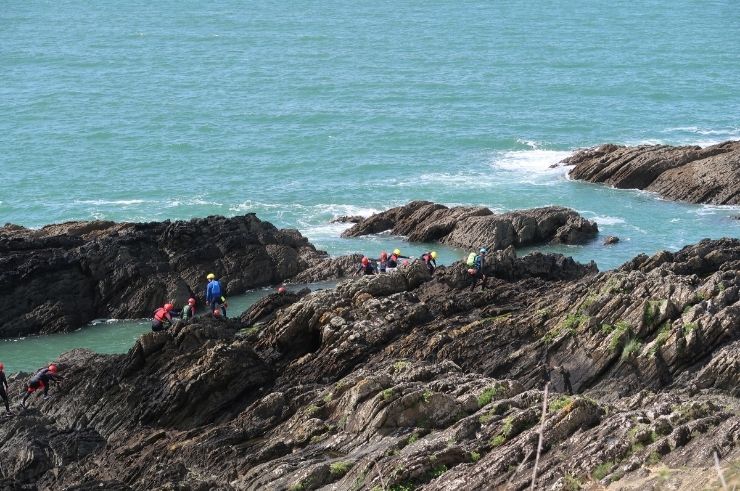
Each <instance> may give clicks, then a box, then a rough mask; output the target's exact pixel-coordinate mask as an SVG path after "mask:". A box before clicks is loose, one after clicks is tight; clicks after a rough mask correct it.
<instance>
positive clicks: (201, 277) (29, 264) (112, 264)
mask: <svg viewBox="0 0 740 491" xmlns="http://www.w3.org/2000/svg"><path fill="white" fill-rule="evenodd" d="M327 260H328V257H327V255H326V253H323V252H321V251H317V250H316V249H315V248H314V246H313V245H311V244H310V243H309V242H308V240H307V239H306V238H305V237H303V236H302V235H301V234H300V233H299V232H298V231H297V230H278V229H277V228H275V227H274V226H273V225H272V224H270V223H267V222H263V221H261V220H259V219H258V218H257V217H255V216H254V215H252V214H250V215H244V216H237V217H234V218H224V217H218V216H211V217H208V218H202V219H193V220H190V221H175V222H169V221H165V222H152V223H114V222H102V221H96V222H69V223H64V224H60V225H50V226H47V227H44V228H42V229H39V230H31V229H26V228H23V227H18V226H13V225H6V226H5V227H3V228H0V337H12V336H19V335H28V334H35V333H49V332H58V331H66V330H70V329H76V328H78V327H80V326H82V325H84V324H86V323H87V322H89V321H90V320H93V319H95V318H99V317H115V318H137V317H139V318H140V317H148V316H150V315H151V313H152V311H153V310H154V309H156V308H157V307H159V306H161V305H162V304H163V303H164V302H165V301H166V300H175V302H176V303H177V304H178V305H184V303H185V302H186V301H187V299H188V297H189V296H190V295H195V296H196V297H198V299H199V300H201V301H204V300H205V299H204V290H205V274H206V273H208V272H211V271H212V272H215V273H217V274H218V275H219V276H220V278H221V283H222V286H223V287H224V289H225V293H226V294H227V295H228V294H235V293H243V292H244V291H245V290H247V289H249V288H254V287H258V286H263V285H270V284H275V283H278V282H280V281H283V280H285V279H288V278H291V277H294V276H296V275H297V274H299V273H301V272H303V271H305V270H307V269H310V268H313V267H316V265H317V264H323V263H324V262H325V261H327ZM323 271H325V269H324V270H323Z"/></svg>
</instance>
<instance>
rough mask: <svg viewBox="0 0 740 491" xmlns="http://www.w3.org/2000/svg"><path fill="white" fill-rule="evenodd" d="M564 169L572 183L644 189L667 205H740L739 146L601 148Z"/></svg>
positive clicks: (572, 160) (729, 143) (733, 143)
mask: <svg viewBox="0 0 740 491" xmlns="http://www.w3.org/2000/svg"><path fill="white" fill-rule="evenodd" d="M562 163H564V164H567V165H575V167H574V168H573V169H571V171H570V177H572V178H574V179H580V180H584V181H589V182H596V183H604V184H608V185H610V186H614V187H616V188H629V189H644V190H647V191H653V192H656V193H658V194H660V195H661V196H664V197H666V198H668V199H672V200H679V201H688V202H690V203H712V204H717V205H737V204H740V141H727V142H724V143H720V144H718V145H712V146H709V147H705V148H701V147H698V146H688V147H672V146H668V145H640V146H636V147H626V146H619V145H613V144H607V145H601V146H599V147H596V148H590V149H586V150H582V151H580V152H577V153H576V154H574V155H572V156H571V157H568V158H567V159H565V160H564V161H563V162H562Z"/></svg>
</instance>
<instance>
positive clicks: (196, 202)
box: [164, 198, 223, 208]
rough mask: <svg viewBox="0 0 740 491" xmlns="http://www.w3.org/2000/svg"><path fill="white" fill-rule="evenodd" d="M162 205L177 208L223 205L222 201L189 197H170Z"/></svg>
mask: <svg viewBox="0 0 740 491" xmlns="http://www.w3.org/2000/svg"><path fill="white" fill-rule="evenodd" d="M164 206H165V208H177V207H178V206H223V203H219V202H217V201H208V200H204V199H202V198H189V199H185V200H179V199H171V200H169V201H167V203H165V205H164Z"/></svg>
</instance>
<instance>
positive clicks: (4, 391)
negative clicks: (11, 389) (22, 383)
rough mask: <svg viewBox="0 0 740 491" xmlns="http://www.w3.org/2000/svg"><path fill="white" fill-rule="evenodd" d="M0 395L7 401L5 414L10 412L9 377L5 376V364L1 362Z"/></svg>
mask: <svg viewBox="0 0 740 491" xmlns="http://www.w3.org/2000/svg"><path fill="white" fill-rule="evenodd" d="M0 397H2V398H3V402H4V403H5V414H10V404H9V403H8V379H6V378H5V365H3V363H2V362H0Z"/></svg>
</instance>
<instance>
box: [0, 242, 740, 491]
mask: <svg viewBox="0 0 740 491" xmlns="http://www.w3.org/2000/svg"><path fill="white" fill-rule="evenodd" d="M488 268H489V269H488V271H487V273H488V274H489V275H491V281H490V283H489V288H488V289H486V290H483V291H480V290H476V291H475V292H470V291H469V278H468V276H467V273H466V272H465V266H464V265H463V264H461V263H456V264H454V265H452V266H450V267H440V268H438V270H437V271H436V272H435V274H434V276H433V277H430V276H429V274H428V272H427V270H426V268H424V267H423V265H421V264H418V263H417V264H412V265H410V266H408V267H405V268H402V269H401V271H399V272H397V273H393V274H385V275H378V276H375V277H363V278H359V279H353V280H347V281H344V282H341V283H340V284H339V285H338V286H337V288H336V289H331V290H322V291H317V292H313V293H308V292H300V293H298V294H292V293H291V294H286V295H284V296H280V295H272V296H269V297H267V298H266V299H264V300H263V301H262V302H260V303H258V304H256V305H255V306H254V308H253V309H252V310H250V311H248V312H246V313H245V314H244V315H243V316H242V318H241V319H240V320H237V319H233V320H228V321H219V320H215V319H198V320H197V321H196V322H195V323H193V324H190V325H186V326H179V327H177V328H175V329H173V330H171V331H169V332H160V333H150V334H146V335H144V336H142V337H141V338H140V339H139V340H138V341H137V342H136V344H135V346H134V347H133V348H132V349H131V351H130V352H129V353H128V354H126V355H115V356H111V355H96V354H93V353H91V352H89V351H84V350H76V351H73V352H69V353H66V354H65V355H63V356H62V357H61V358H60V360H59V363H60V365H61V367H62V373H63V374H64V375H65V377H66V378H65V380H64V382H63V383H62V384H61V385H59V386H58V387H53V388H52V391H53V392H54V393H55V395H54V398H53V399H51V400H49V401H41V400H35V401H34V402H33V407H32V408H31V409H29V410H27V411H25V412H23V413H21V414H18V415H16V416H15V417H11V418H7V419H5V420H4V421H3V423H2V424H0V442H2V443H0V457H1V458H2V462H3V466H2V469H1V470H0V472H2V474H1V475H2V481H0V484H2V486H4V487H7V488H16V489H17V488H23V487H25V488H27V489H37V488H38V489H64V488H69V487H75V489H92V488H100V487H102V488H105V489H151V488H153V487H162V488H167V489H286V490H287V489H291V490H299V489H301V490H310V489H337V490H340V489H341V490H346V489H354V490H372V489H383V490H385V489H396V490H399V489H430V490H431V489H434V490H447V489H463V490H468V489H469V490H474V489H497V488H501V489H518V490H520V489H526V488H528V487H529V485H530V482H531V478H532V473H533V466H534V461H535V458H536V455H537V444H538V439H539V433H540V431H541V433H542V437H543V447H542V451H541V455H540V458H539V466H538V473H537V479H538V480H537V485H538V488H548V489H549V488H553V489H578V486H580V485H586V484H587V483H593V482H601V483H602V484H604V485H610V487H612V488H614V489H619V488H620V487H624V489H646V488H650V487H651V486H654V485H665V486H672V487H671V489H695V488H696V487H697V486H705V485H710V486H711V485H713V484H717V483H718V478H717V475H716V473H714V471H713V470H712V468H711V465H712V464H713V452H717V454H718V456H719V457H720V458H721V459H722V462H723V467H724V468H725V470H726V477H727V479H729V480H730V481H731V482H732V483H737V482H738V478H739V477H738V470H737V462H738V461H739V460H740V451H739V450H738V442H739V441H740V404H739V403H738V399H737V397H738V395H740V393H739V392H738V388H739V387H740V372H739V371H738V359H740V332H739V331H740V295H739V293H740V272H739V271H740V240H737V239H723V240H715V241H703V242H701V243H699V244H696V245H694V246H690V247H686V248H685V249H683V250H681V251H679V252H676V253H668V252H663V253H659V254H656V255H654V256H652V257H648V256H638V257H636V258H634V259H633V260H632V261H630V262H629V263H627V264H625V265H623V266H622V267H621V268H619V269H617V270H614V271H609V272H605V273H598V272H596V271H595V268H593V267H589V266H583V265H579V264H578V263H575V262H573V261H572V260H568V259H567V258H563V257H562V256H557V255H544V254H538V255H533V256H527V257H524V258H517V257H516V255H515V253H514V252H513V249H511V248H510V249H508V250H506V251H499V252H497V253H496V254H493V255H492V258H491V260H490V261H489V265H488ZM24 379H25V378H24V377H22V376H14V377H12V378H11V381H10V383H11V389H10V392H11V393H12V394H17V393H18V392H19V391H20V390H21V389H22V387H21V383H22V382H23V381H24ZM548 382H549V385H548V394H547V408H548V409H547V411H546V412H545V413H544V417H543V412H542V406H543V402H544V400H545V397H546V396H545V392H544V391H543V388H544V387H545V384H547V383H548ZM728 462H735V464H734V465H735V467H728V465H727V463H728ZM733 469H734V470H733ZM630 486H631V487H630Z"/></svg>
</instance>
